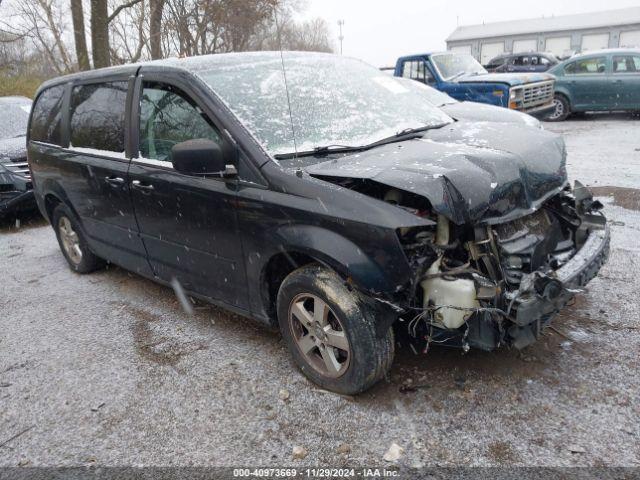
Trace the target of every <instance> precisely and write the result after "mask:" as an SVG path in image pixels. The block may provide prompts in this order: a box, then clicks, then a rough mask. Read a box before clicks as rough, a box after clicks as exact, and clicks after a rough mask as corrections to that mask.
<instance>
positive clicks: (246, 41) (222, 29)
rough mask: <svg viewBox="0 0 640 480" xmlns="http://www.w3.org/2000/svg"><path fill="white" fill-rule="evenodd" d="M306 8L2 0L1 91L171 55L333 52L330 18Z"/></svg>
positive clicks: (189, 1)
mask: <svg viewBox="0 0 640 480" xmlns="http://www.w3.org/2000/svg"><path fill="white" fill-rule="evenodd" d="M303 10H304V0H129V1H127V0H2V2H1V3H0V47H2V48H1V49H0V50H1V51H0V53H1V54H2V55H0V62H2V63H0V88H1V90H0V92H3V93H4V94H7V93H11V92H18V93H26V94H28V95H32V94H33V90H34V88H35V86H34V85H38V84H39V83H40V82H41V81H42V80H43V79H46V78H50V77H52V76H55V75H60V74H64V73H68V72H73V71H77V70H86V69H89V68H91V67H92V66H93V68H100V67H106V66H109V65H113V64H123V63H129V62H137V61H140V60H147V59H158V58H164V57H168V56H193V55H203V54H210V53H224V52H241V51H247V50H266V49H268V50H277V49H279V48H280V47H282V48H284V49H293V50H316V51H332V50H333V48H332V45H333V42H332V40H331V39H330V31H329V28H328V26H327V23H326V22H325V21H324V20H323V19H311V20H306V21H298V20H296V18H297V15H298V14H299V13H301V12H302V11H303ZM276 20H277V21H276ZM87 27H88V28H87Z"/></svg>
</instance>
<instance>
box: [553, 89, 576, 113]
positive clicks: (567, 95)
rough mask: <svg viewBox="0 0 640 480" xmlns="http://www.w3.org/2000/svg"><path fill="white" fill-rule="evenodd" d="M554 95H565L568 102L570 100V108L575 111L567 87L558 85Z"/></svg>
mask: <svg viewBox="0 0 640 480" xmlns="http://www.w3.org/2000/svg"><path fill="white" fill-rule="evenodd" d="M554 93H560V94H562V95H564V96H565V97H567V100H569V107H571V108H572V109H573V105H574V102H573V98H572V97H571V93H570V92H569V89H568V88H567V87H564V86H562V85H558V84H557V83H556V89H555V92H554Z"/></svg>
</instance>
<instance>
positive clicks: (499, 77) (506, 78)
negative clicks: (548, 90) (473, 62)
mask: <svg viewBox="0 0 640 480" xmlns="http://www.w3.org/2000/svg"><path fill="white" fill-rule="evenodd" d="M554 79H555V77H554V76H553V75H551V74H549V73H481V74H479V75H469V76H465V77H460V78H459V79H457V82H458V83H506V84H507V85H509V86H511V87H515V86H517V85H524V84H526V83H536V82H543V81H545V80H554Z"/></svg>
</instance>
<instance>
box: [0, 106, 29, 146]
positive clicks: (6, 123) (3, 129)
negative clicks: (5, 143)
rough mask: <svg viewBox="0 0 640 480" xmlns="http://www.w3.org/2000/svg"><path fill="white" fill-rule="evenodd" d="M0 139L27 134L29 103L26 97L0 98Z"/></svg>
mask: <svg viewBox="0 0 640 480" xmlns="http://www.w3.org/2000/svg"><path fill="white" fill-rule="evenodd" d="M0 110H1V111H2V114H1V115H0V139H5V138H14V137H21V136H24V135H26V134H27V123H28V121H29V112H30V111H31V103H30V101H29V100H28V99H16V100H14V99H12V98H0Z"/></svg>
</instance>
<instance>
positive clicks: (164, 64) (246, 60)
mask: <svg viewBox="0 0 640 480" xmlns="http://www.w3.org/2000/svg"><path fill="white" fill-rule="evenodd" d="M285 53H286V54H287V56H289V58H291V56H294V57H309V56H318V57H320V56H335V55H334V54H330V53H319V52H297V51H287V52H285ZM280 55H281V52H279V51H260V52H239V53H215V54H208V55H199V56H194V57H183V58H178V57H171V58H165V59H162V60H150V61H147V62H138V63H131V64H127V65H118V66H113V67H106V68H98V69H95V70H87V71H84V72H77V73H72V74H69V75H64V76H61V77H56V78H53V79H51V80H48V81H46V82H45V83H43V84H42V85H41V86H40V90H42V89H44V88H48V87H51V86H53V85H57V84H61V83H67V82H70V81H75V80H93V79H99V78H103V77H108V76H110V75H122V74H129V75H135V74H136V73H137V72H138V70H139V69H140V68H141V67H146V66H155V67H158V68H160V69H162V68H167V69H171V70H184V71H187V72H198V71H202V70H209V69H211V68H215V67H230V66H236V65H242V64H255V63H260V62H273V61H278V62H280V61H281V60H282V59H281V57H280Z"/></svg>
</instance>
